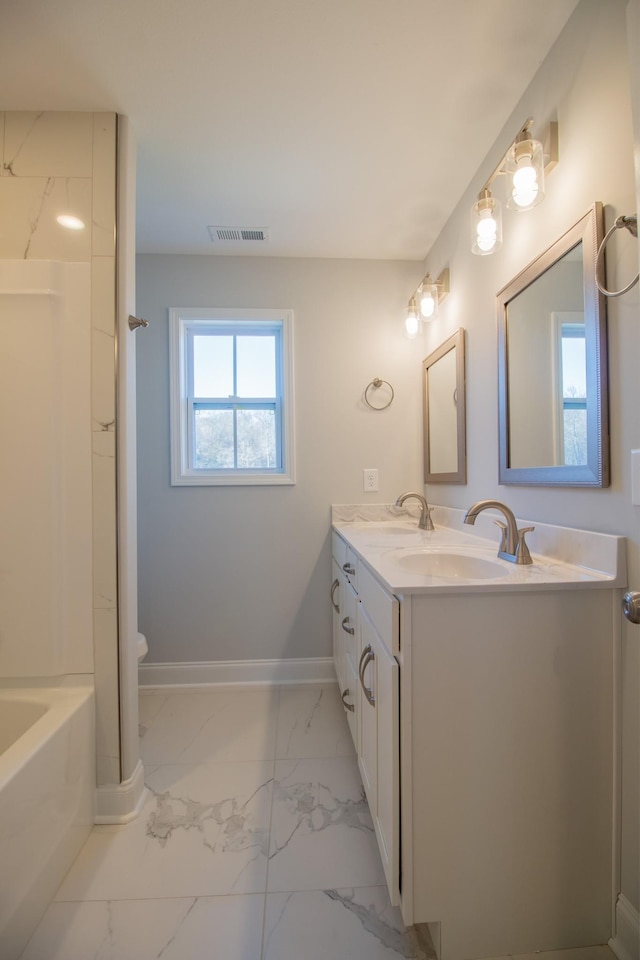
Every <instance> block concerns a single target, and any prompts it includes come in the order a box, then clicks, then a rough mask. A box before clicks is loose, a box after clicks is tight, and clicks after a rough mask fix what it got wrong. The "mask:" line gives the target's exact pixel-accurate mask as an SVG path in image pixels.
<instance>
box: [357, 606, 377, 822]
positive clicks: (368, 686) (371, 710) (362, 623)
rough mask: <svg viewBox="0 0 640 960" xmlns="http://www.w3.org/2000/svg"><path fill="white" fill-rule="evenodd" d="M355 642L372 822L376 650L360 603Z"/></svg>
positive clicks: (362, 756) (361, 752) (363, 768)
mask: <svg viewBox="0 0 640 960" xmlns="http://www.w3.org/2000/svg"><path fill="white" fill-rule="evenodd" d="M358 640H359V644H358V646H359V649H360V657H359V660H358V683H359V685H360V689H359V691H358V700H359V711H358V713H359V718H358V719H359V722H358V745H357V750H358V767H359V768H360V776H361V777H362V783H363V786H364V789H365V793H366V795H367V800H368V802H369V810H370V811H371V816H372V817H373V818H374V820H375V814H376V801H377V797H376V784H377V779H378V776H377V767H378V733H377V713H376V706H375V703H376V701H375V696H376V687H377V680H376V668H377V663H376V659H375V656H376V654H375V648H376V646H377V643H378V638H377V635H376V631H375V629H374V627H373V624H372V623H371V621H370V620H369V617H368V616H367V614H366V612H365V609H364V607H363V606H362V604H359V605H358Z"/></svg>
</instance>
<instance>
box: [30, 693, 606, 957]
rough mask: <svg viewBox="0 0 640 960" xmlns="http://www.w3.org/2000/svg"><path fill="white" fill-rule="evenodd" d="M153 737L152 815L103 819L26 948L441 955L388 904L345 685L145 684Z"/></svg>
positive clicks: (144, 741) (589, 953) (79, 953)
mask: <svg viewBox="0 0 640 960" xmlns="http://www.w3.org/2000/svg"><path fill="white" fill-rule="evenodd" d="M140 736H141V739H140V752H141V758H142V761H143V763H144V767H145V774H146V783H147V788H148V796H147V799H146V803H145V806H144V809H143V811H142V813H141V815H140V816H139V817H138V818H137V819H136V820H134V821H133V822H132V823H129V824H127V825H125V826H121V827H113V826H97V827H95V828H94V829H93V831H92V833H91V835H90V836H89V839H88V840H87V842H86V844H85V846H84V847H83V849H82V850H81V852H80V855H79V856H78V858H77V860H76V862H75V863H74V865H73V866H72V868H71V870H70V871H69V873H68V875H67V877H66V878H65V880H64V881H63V883H62V885H61V887H60V889H59V891H58V893H57V895H56V898H55V900H54V902H53V903H52V904H51V906H50V907H49V909H48V911H47V912H46V913H45V915H44V917H43V918H42V921H41V922H40V924H39V926H38V928H37V929H36V931H35V933H34V935H33V937H32V938H31V940H30V942H29V944H28V945H27V947H26V949H25V951H24V953H23V955H22V958H21V960H160V958H162V960H294V958H295V960H344V958H349V960H365V958H366V960H394V958H409V960H410V958H414V960H431V956H430V952H429V951H426V950H425V949H424V948H423V946H421V945H420V943H419V942H418V940H417V938H416V935H415V931H413V930H407V929H406V928H405V927H404V926H403V923H402V919H401V916H400V913H399V911H398V910H397V909H395V908H393V907H391V905H390V903H389V898H388V894H387V891H386V887H385V885H384V878H383V873H382V866H381V864H380V860H379V857H378V852H377V848H376V841H375V835H374V832H373V826H372V823H371V818H370V815H369V811H368V808H367V804H366V800H365V798H364V794H363V790H362V784H361V781H360V777H359V774H358V768H357V764H356V759H355V755H354V750H353V745H352V742H351V738H350V735H349V731H348V728H347V724H346V720H345V716H344V710H343V708H342V705H341V703H340V699H339V696H338V690H337V687H335V686H326V685H307V686H297V687H281V688H269V689H265V688H252V689H248V688H224V689H220V690H216V691H209V690H208V691H206V692H198V691H196V690H189V691H186V692H179V693H177V692H169V693H163V692H155V691H153V692H152V691H148V692H147V691H141V694H140ZM540 958H544V960H615V958H614V956H613V954H612V953H611V952H610V951H609V949H608V948H607V947H596V948H591V949H589V950H578V951H577V950H572V951H564V952H563V953H561V954H546V955H545V954H542V955H538V960H540ZM522 960H525V958H522ZM526 960H529V958H526Z"/></svg>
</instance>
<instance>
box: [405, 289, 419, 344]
mask: <svg viewBox="0 0 640 960" xmlns="http://www.w3.org/2000/svg"><path fill="white" fill-rule="evenodd" d="M419 330H420V317H419V316H418V311H417V309H416V301H415V298H412V300H411V303H410V304H409V309H408V310H407V316H406V318H405V321H404V332H405V335H406V336H407V337H408V339H409V340H415V338H416V337H417V336H418V332H419Z"/></svg>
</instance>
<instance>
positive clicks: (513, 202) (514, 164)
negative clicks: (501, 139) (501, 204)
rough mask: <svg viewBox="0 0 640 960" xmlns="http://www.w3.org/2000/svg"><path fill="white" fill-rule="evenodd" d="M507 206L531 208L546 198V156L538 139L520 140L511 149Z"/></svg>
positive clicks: (520, 208)
mask: <svg viewBox="0 0 640 960" xmlns="http://www.w3.org/2000/svg"><path fill="white" fill-rule="evenodd" d="M505 168H506V171H507V178H508V179H507V206H508V207H509V208H510V209H511V210H531V209H532V207H535V206H537V205H538V204H539V203H540V202H541V200H543V199H544V156H543V150H542V144H541V143H540V142H539V141H538V140H520V141H518V142H516V143H514V145H513V147H512V148H511V150H510V151H509V156H508V157H507V161H506V164H505Z"/></svg>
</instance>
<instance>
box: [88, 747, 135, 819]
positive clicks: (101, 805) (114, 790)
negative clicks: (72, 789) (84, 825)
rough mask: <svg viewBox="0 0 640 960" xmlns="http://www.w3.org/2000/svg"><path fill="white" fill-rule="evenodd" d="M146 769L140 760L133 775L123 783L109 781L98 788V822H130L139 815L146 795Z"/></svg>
mask: <svg viewBox="0 0 640 960" xmlns="http://www.w3.org/2000/svg"><path fill="white" fill-rule="evenodd" d="M146 793H147V791H146V788H145V785H144V769H143V766H142V763H141V761H140V760H138V763H137V764H136V769H135V770H134V772H133V776H132V777H130V778H129V779H128V780H125V781H124V782H123V783H107V784H105V785H104V786H100V787H98V788H97V791H96V795H97V802H96V818H95V822H96V823H129V821H130V820H133V819H134V817H137V816H138V814H139V813H140V811H141V810H142V806H143V804H144V801H145V797H146Z"/></svg>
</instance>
